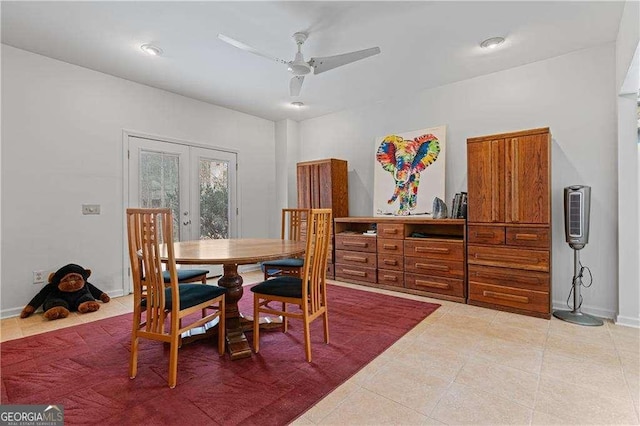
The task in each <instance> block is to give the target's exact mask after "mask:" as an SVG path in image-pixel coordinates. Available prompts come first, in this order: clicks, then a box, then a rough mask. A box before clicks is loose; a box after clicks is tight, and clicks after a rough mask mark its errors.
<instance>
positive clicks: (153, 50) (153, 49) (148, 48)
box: [140, 44, 162, 56]
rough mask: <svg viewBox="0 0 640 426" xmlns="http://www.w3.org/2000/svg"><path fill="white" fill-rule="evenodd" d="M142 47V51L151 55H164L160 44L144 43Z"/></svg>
mask: <svg viewBox="0 0 640 426" xmlns="http://www.w3.org/2000/svg"><path fill="white" fill-rule="evenodd" d="M140 49H142V51H143V52H144V53H146V54H147V55H151V56H160V55H162V49H160V48H159V47H158V46H154V45H153V44H143V45H142V46H140Z"/></svg>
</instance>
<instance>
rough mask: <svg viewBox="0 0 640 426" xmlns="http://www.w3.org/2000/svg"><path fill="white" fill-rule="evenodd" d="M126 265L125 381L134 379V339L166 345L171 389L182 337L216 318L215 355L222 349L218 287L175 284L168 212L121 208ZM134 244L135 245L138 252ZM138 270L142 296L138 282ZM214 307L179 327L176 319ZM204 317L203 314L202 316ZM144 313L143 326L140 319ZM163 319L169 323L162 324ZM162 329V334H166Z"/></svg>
mask: <svg viewBox="0 0 640 426" xmlns="http://www.w3.org/2000/svg"><path fill="white" fill-rule="evenodd" d="M127 232H128V236H129V260H130V262H131V269H132V275H133V280H134V306H133V327H132V332H131V358H130V361H129V377H131V378H132V379H133V378H135V377H136V373H137V367H138V340H139V339H140V338H145V339H151V340H157V341H161V342H165V343H169V345H170V350H169V377H168V383H169V387H171V388H174V387H175V386H176V382H177V376H178V347H179V345H180V343H181V341H180V336H181V334H182V333H183V332H185V331H187V330H191V329H193V328H195V327H200V326H202V325H203V324H205V323H208V322H210V321H213V320H215V319H216V318H217V319H218V352H219V353H220V355H223V354H224V349H225V336H224V333H225V293H226V289H225V288H223V287H218V286H213V285H207V284H179V283H178V272H177V269H176V261H175V254H174V249H173V220H172V218H171V210H170V209H162V208H161V209H135V208H134V209H127ZM162 238H164V239H165V242H167V262H166V266H167V271H168V272H169V277H170V280H169V283H168V285H166V284H165V281H164V277H163V270H162V263H161V259H160V247H159V246H160V244H161V243H162V240H161V239H162ZM135 241H139V243H140V247H139V248H138V247H137V246H136V243H135ZM141 267H143V268H144V274H145V275H144V284H145V286H146V288H145V293H144V294H143V286H142V282H141V278H140V277H142V273H141V271H140V268H141ZM214 306H217V309H215V310H214V311H213V312H211V313H209V314H208V315H203V318H200V319H197V320H195V321H194V322H191V323H189V324H188V325H187V326H182V320H183V319H184V318H185V317H186V316H188V315H191V314H192V313H194V312H197V311H201V310H203V309H205V308H211V307H214ZM203 312H204V311H203ZM143 313H145V319H144V321H143V319H142V316H143V315H142V314H143ZM167 317H169V320H168V321H167ZM167 326H168V330H167Z"/></svg>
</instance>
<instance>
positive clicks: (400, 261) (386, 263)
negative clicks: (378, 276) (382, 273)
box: [378, 253, 404, 271]
mask: <svg viewBox="0 0 640 426" xmlns="http://www.w3.org/2000/svg"><path fill="white" fill-rule="evenodd" d="M378 268H380V269H392V270H394V271H403V270H404V258H403V257H402V256H394V255H391V254H381V253H378Z"/></svg>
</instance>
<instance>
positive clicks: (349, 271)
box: [342, 269, 367, 277]
mask: <svg viewBox="0 0 640 426" xmlns="http://www.w3.org/2000/svg"><path fill="white" fill-rule="evenodd" d="M342 272H343V273H344V274H346V275H355V276H357V277H366V276H367V273H366V272H362V271H354V270H353V269H343V270H342Z"/></svg>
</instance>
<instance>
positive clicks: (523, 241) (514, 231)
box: [507, 227, 550, 249]
mask: <svg viewBox="0 0 640 426" xmlns="http://www.w3.org/2000/svg"><path fill="white" fill-rule="evenodd" d="M507 245H510V246H520V247H534V248H543V249H548V248H549V247H550V244H549V228H519V227H507Z"/></svg>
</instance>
